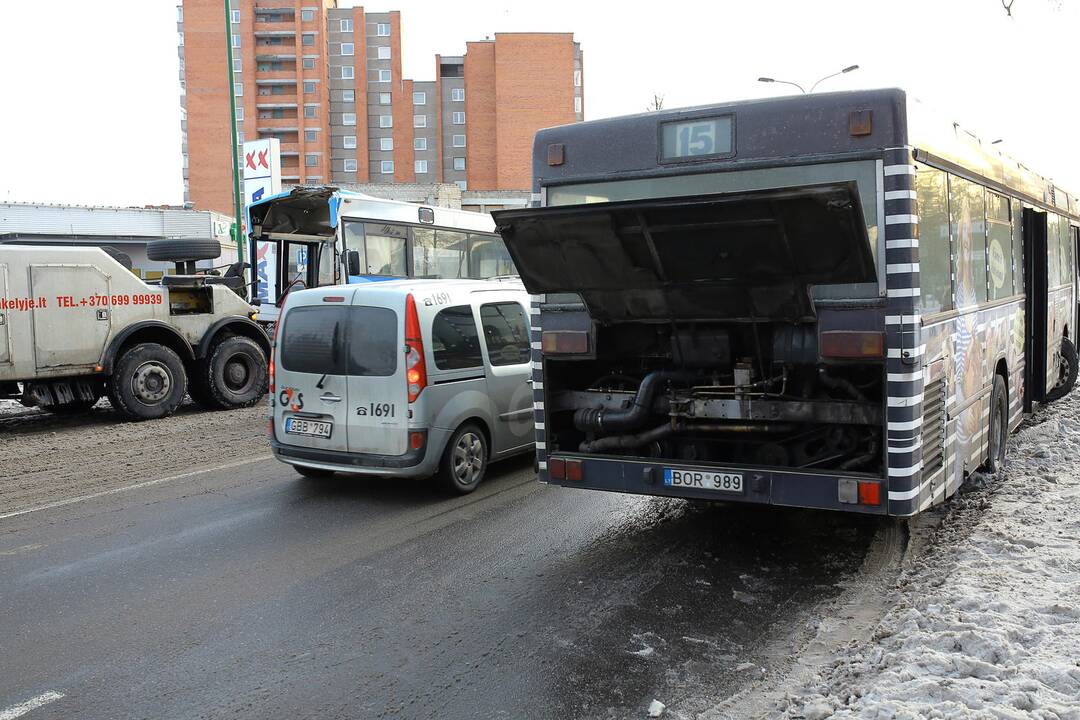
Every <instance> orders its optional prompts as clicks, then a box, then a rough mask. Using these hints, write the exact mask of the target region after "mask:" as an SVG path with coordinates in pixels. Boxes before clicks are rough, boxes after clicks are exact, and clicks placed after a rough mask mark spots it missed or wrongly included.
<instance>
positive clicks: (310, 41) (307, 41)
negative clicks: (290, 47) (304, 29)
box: [301, 33, 315, 47]
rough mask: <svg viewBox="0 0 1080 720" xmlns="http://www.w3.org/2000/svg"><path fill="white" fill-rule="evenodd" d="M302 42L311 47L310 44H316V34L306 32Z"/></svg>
mask: <svg viewBox="0 0 1080 720" xmlns="http://www.w3.org/2000/svg"><path fill="white" fill-rule="evenodd" d="M301 42H303V43H304V44H305V45H307V46H308V47H310V46H312V45H314V44H315V36H314V35H312V34H311V33H306V34H305V35H304V36H303V40H302V41H301Z"/></svg>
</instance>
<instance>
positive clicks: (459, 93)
mask: <svg viewBox="0 0 1080 720" xmlns="http://www.w3.org/2000/svg"><path fill="white" fill-rule="evenodd" d="M450 99H451V100H453V101H454V102H465V88H450Z"/></svg>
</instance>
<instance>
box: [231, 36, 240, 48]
mask: <svg viewBox="0 0 1080 720" xmlns="http://www.w3.org/2000/svg"><path fill="white" fill-rule="evenodd" d="M232 46H233V47H234V48H238V47H240V36H239V35H233V36H232Z"/></svg>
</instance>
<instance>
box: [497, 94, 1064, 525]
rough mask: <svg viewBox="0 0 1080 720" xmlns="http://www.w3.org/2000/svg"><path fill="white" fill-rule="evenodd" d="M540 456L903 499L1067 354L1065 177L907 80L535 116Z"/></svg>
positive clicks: (978, 459) (795, 502)
mask: <svg viewBox="0 0 1080 720" xmlns="http://www.w3.org/2000/svg"><path fill="white" fill-rule="evenodd" d="M533 176H534V178H535V186H534V187H533V192H534V193H535V194H536V195H537V196H538V198H539V203H538V204H539V205H540V207H534V208H528V209H521V210H503V211H498V212H495V213H493V215H494V217H495V221H496V223H497V225H498V229H499V231H500V233H501V235H502V236H503V238H504V239H505V240H506V242H507V248H508V250H509V252H510V254H511V256H512V257H513V259H514V261H515V265H516V267H517V269H518V271H519V273H520V275H521V278H522V281H523V282H524V284H525V287H526V288H527V289H528V290H529V291H530V292H531V293H533V295H534V302H533V307H532V315H531V317H532V323H531V324H532V326H533V335H532V346H533V390H534V397H533V401H534V407H535V418H536V430H537V434H536V447H537V456H538V465H539V469H540V479H541V480H542V481H544V482H550V483H555V484H559V485H563V486H566V487H578V488H587V489H593V490H608V491H617V492H628V493H644V494H652V495H666V496H675V497H686V498H703V499H718V500H727V501H733V502H747V503H760V504H773V505H788V506H798V507H811V508H823V509H832V510H845V511H853V512H862V513H874V514H881V515H885V514H888V515H896V516H908V515H913V514H915V513H918V512H919V511H921V510H923V509H925V508H928V507H930V506H932V505H934V504H937V503H940V502H942V501H944V500H945V499H946V498H948V497H949V496H950V495H952V494H953V493H954V492H956V489H957V488H958V487H959V485H960V484H961V482H962V481H963V479H964V477H965V476H966V475H967V474H969V473H971V472H973V471H975V470H976V469H977V468H979V467H986V468H989V469H991V470H993V469H996V468H998V467H1001V465H1002V464H1003V462H1004V460H1005V438H1006V435H1007V433H1008V432H1009V431H1010V430H1012V429H1014V428H1016V427H1017V425H1018V424H1019V423H1020V422H1021V419H1022V417H1023V414H1024V413H1025V412H1026V411H1029V410H1030V409H1031V407H1032V403H1034V402H1046V401H1050V400H1054V399H1055V398H1057V397H1060V396H1061V395H1063V394H1064V393H1066V392H1068V391H1069V390H1070V389H1071V388H1072V386H1073V383H1074V381H1075V380H1076V374H1077V355H1076V346H1075V344H1074V342H1075V338H1076V333H1077V304H1076V282H1075V280H1076V263H1075V258H1076V245H1077V240H1078V237H1080V236H1078V227H1080V205H1078V202H1077V196H1076V195H1073V194H1070V193H1067V192H1065V191H1064V190H1063V189H1062V188H1060V187H1058V186H1057V185H1056V184H1055V183H1053V182H1052V181H1050V180H1048V179H1046V178H1044V177H1040V176H1039V175H1037V174H1036V173H1034V172H1032V171H1031V170H1029V169H1028V168H1027V167H1026V166H1024V165H1022V164H1020V163H1018V162H1017V161H1016V160H1013V159H1011V158H1009V157H1007V156H1005V155H1003V154H1002V153H1000V152H999V151H998V150H997V148H996V147H994V146H993V145H992V144H991V143H989V142H987V143H983V142H981V141H980V140H979V139H978V137H976V136H975V135H972V134H971V133H969V132H967V131H966V130H964V129H963V128H961V127H960V126H958V125H956V124H954V123H952V122H950V121H949V120H941V119H939V118H935V117H934V116H933V115H932V114H930V113H928V112H926V111H925V108H924V107H923V106H922V105H920V104H919V103H916V102H914V101H912V100H911V99H909V98H908V97H907V95H906V94H905V93H904V92H903V91H901V90H870V91H859V92H849V93H829V94H821V95H805V96H796V97H786V98H774V99H768V100H754V101H746V102H731V103H723V104H717V105H710V106H705V107H697V108H687V109H681V110H665V111H661V112H653V113H646V114H642V115H634V116H629V117H621V118H611V119H607V120H597V121H592V122H585V123H577V124H573V125H567V126H562V127H556V128H549V129H546V130H541V131H540V132H539V133H538V134H537V135H536V138H535V142H534V146H533Z"/></svg>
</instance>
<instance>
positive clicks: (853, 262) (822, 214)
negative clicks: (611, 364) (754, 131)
mask: <svg viewBox="0 0 1080 720" xmlns="http://www.w3.org/2000/svg"><path fill="white" fill-rule="evenodd" d="M492 215H493V216H494V218H495V222H496V224H497V229H498V231H499V233H500V234H501V235H502V237H503V239H504V240H505V241H506V246H507V248H508V250H509V251H510V255H511V256H512V257H513V259H514V263H515V264H516V265H517V268H518V271H519V272H520V273H521V279H522V281H523V282H524V283H525V287H526V288H527V289H528V290H529V292H531V293H535V294H539V293H560V292H574V293H579V294H580V295H581V297H582V299H583V300H584V301H585V304H586V305H587V306H588V308H589V312H590V314H591V315H592V317H593V318H594V319H596V320H601V321H613V322H620V321H630V320H664V319H703V320H704V319H709V320H729V321H731V320H733V321H751V320H787V321H791V322H798V321H808V320H812V319H813V318H814V315H815V313H814V305H813V302H812V300H811V297H810V287H811V286H812V285H834V284H847V283H866V282H875V281H876V279H877V275H876V271H875V269H874V260H873V256H872V254H871V252H870V244H869V241H868V239H867V233H866V223H865V221H864V219H863V214H862V208H861V206H860V204H859V195H858V190H857V188H856V185H855V183H854V182H841V183H830V184H823V185H813V186H805V187H794V188H783V189H775V190H757V191H748V192H744V193H725V194H722V195H699V196H692V197H680V198H667V199H662V200H634V201H625V202H612V203H595V204H588V205H569V206H561V207H546V208H527V209H520V210H501V211H496V212H493V213H492Z"/></svg>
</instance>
